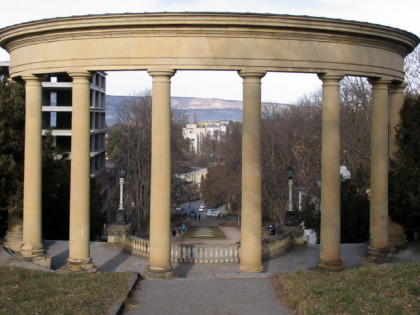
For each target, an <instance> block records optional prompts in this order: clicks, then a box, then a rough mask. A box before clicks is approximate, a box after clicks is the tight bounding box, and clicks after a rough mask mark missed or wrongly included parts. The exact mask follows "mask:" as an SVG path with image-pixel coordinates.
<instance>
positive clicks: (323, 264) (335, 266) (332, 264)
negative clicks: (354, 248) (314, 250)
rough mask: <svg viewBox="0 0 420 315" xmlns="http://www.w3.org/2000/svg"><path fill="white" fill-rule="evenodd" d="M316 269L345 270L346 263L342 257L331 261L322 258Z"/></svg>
mask: <svg viewBox="0 0 420 315" xmlns="http://www.w3.org/2000/svg"><path fill="white" fill-rule="evenodd" d="M315 269H316V270H318V271H343V270H344V265H343V261H342V260H341V259H339V260H330V261H324V260H321V259H320V260H319V261H318V263H317V264H316V267H315Z"/></svg>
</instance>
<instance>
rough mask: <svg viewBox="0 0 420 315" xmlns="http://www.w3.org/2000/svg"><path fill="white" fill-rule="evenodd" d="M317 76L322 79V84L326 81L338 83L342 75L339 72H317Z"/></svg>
mask: <svg viewBox="0 0 420 315" xmlns="http://www.w3.org/2000/svg"><path fill="white" fill-rule="evenodd" d="M318 78H319V79H320V80H322V83H323V84H325V83H326V82H327V81H328V82H336V84H340V81H341V80H342V79H343V78H344V75H343V74H339V73H318Z"/></svg>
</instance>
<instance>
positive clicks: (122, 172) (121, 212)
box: [115, 168, 127, 225]
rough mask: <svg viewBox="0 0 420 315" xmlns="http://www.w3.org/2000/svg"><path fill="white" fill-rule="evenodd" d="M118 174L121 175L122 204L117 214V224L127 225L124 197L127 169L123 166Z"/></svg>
mask: <svg viewBox="0 0 420 315" xmlns="http://www.w3.org/2000/svg"><path fill="white" fill-rule="evenodd" d="M118 174H119V176H120V205H119V207H118V210H117V214H116V216H115V224H118V225H125V224H126V221H125V210H124V204H123V199H124V179H125V177H126V176H127V170H126V169H124V168H122V169H120V170H119V172H118Z"/></svg>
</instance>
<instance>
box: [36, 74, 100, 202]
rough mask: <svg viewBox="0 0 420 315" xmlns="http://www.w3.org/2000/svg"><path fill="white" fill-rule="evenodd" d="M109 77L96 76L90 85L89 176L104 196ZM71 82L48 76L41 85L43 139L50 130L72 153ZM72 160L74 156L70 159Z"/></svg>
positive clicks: (58, 143)
mask: <svg viewBox="0 0 420 315" xmlns="http://www.w3.org/2000/svg"><path fill="white" fill-rule="evenodd" d="M105 90H106V74H105V73H103V72H96V73H95V74H93V76H92V79H91V84H90V93H91V101H90V176H91V177H93V178H94V179H95V180H96V183H97V184H98V185H100V187H101V190H102V191H101V194H102V195H103V196H104V194H105V192H106V189H107V184H106V168H105V132H106V124H105ZM71 118H72V79H71V78H70V77H69V76H68V75H67V74H56V75H49V76H48V77H46V78H45V80H44V81H43V82H42V135H46V133H47V131H48V130H49V129H50V130H51V132H52V136H53V137H54V141H55V144H56V145H57V146H60V147H61V148H62V149H64V150H65V151H67V152H71V134H72V132H71ZM70 157H71V156H70Z"/></svg>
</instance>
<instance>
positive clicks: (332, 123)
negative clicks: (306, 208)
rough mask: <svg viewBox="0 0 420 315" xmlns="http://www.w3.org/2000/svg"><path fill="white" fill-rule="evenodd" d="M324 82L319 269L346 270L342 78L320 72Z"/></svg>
mask: <svg viewBox="0 0 420 315" xmlns="http://www.w3.org/2000/svg"><path fill="white" fill-rule="evenodd" d="M319 77H320V79H321V80H322V81H323V85H322V153H321V167H322V169H321V252H320V258H319V262H318V264H317V268H318V269H322V270H333V271H339V270H343V268H344V267H343V262H342V260H341V258H340V240H341V235H340V233H341V215H340V80H341V79H342V76H334V75H320V76H319Z"/></svg>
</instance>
